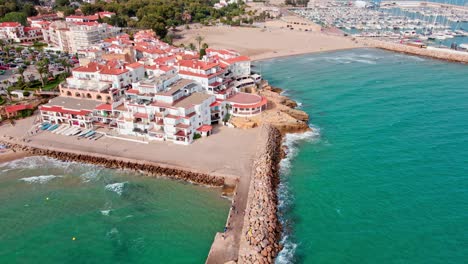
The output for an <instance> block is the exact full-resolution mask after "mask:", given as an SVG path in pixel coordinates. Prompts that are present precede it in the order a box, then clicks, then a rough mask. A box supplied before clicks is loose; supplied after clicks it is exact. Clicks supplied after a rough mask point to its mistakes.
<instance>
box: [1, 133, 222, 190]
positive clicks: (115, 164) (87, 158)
mask: <svg viewBox="0 0 468 264" xmlns="http://www.w3.org/2000/svg"><path fill="white" fill-rule="evenodd" d="M0 144H1V145H4V146H7V147H8V148H10V149H12V150H14V151H18V152H20V151H21V152H26V153H28V154H31V155H40V156H48V157H51V158H55V159H58V160H61V161H69V162H83V163H89V164H94V165H98V166H103V167H106V168H110V169H127V170H132V171H137V172H141V173H144V174H146V175H149V176H155V177H161V176H162V177H167V178H171V179H175V180H184V181H187V182H191V183H196V184H201V185H208V186H216V187H218V186H223V185H224V184H225V177H223V176H221V175H212V174H207V173H202V172H197V171H194V170H190V169H185V168H178V167H175V166H169V165H165V164H158V163H154V162H148V161H137V160H131V159H125V158H120V157H114V156H108V155H100V154H95V153H81V152H74V151H67V150H61V149H52V148H42V147H35V146H31V145H28V144H27V143H22V142H12V141H5V140H2V141H0Z"/></svg>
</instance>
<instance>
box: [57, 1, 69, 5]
mask: <svg viewBox="0 0 468 264" xmlns="http://www.w3.org/2000/svg"><path fill="white" fill-rule="evenodd" d="M55 5H56V6H69V5H70V1H69V0H55Z"/></svg>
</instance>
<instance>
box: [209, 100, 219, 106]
mask: <svg viewBox="0 0 468 264" xmlns="http://www.w3.org/2000/svg"><path fill="white" fill-rule="evenodd" d="M219 105H221V103H220V102H218V101H214V102H213V103H211V104H210V107H215V106H219Z"/></svg>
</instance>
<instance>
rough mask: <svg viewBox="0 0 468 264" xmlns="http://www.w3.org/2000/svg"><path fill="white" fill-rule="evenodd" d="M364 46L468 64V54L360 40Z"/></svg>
mask: <svg viewBox="0 0 468 264" xmlns="http://www.w3.org/2000/svg"><path fill="white" fill-rule="evenodd" d="M359 41H360V42H361V43H362V44H364V45H365V46H368V47H373V48H378V49H383V50H389V51H394V52H400V53H405V54H410V55H418V56H424V57H430V58H434V59H439V60H446V61H452V62H460V63H468V52H461V51H454V50H444V49H438V48H431V47H428V48H418V47H413V46H408V45H403V44H398V43H392V42H387V41H380V40H374V39H361V40H359Z"/></svg>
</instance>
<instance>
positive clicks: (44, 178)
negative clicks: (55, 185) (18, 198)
mask: <svg viewBox="0 0 468 264" xmlns="http://www.w3.org/2000/svg"><path fill="white" fill-rule="evenodd" d="M62 177H63V176H60V175H40V176H33V177H27V178H21V179H19V180H20V181H24V182H27V183H40V184H44V183H47V182H49V181H51V180H53V179H55V178H62Z"/></svg>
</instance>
